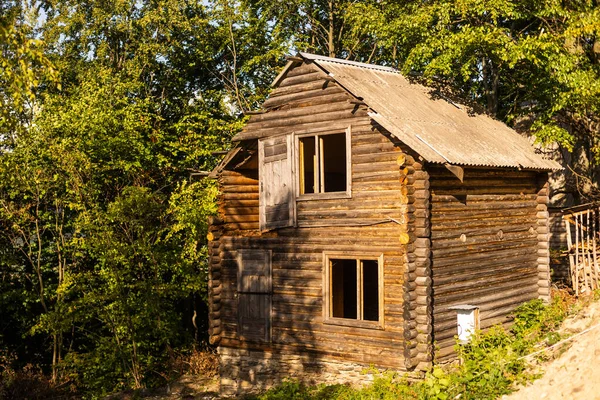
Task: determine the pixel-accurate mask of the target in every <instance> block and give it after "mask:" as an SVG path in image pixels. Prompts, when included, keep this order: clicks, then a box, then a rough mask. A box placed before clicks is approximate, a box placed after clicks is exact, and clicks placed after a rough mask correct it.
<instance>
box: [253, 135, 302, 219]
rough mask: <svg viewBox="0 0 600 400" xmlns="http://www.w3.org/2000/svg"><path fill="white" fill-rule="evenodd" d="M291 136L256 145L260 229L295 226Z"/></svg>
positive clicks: (279, 137)
mask: <svg viewBox="0 0 600 400" xmlns="http://www.w3.org/2000/svg"><path fill="white" fill-rule="evenodd" d="M292 149H293V145H292V135H283V136H277V137H274V138H267V139H262V140H260V141H259V142H258V155H259V160H258V161H259V181H260V195H259V207H260V217H259V221H260V230H261V231H268V230H271V229H277V228H284V227H288V226H294V225H295V219H296V218H295V210H296V202H295V198H294V185H293V166H294V163H293V158H292Z"/></svg>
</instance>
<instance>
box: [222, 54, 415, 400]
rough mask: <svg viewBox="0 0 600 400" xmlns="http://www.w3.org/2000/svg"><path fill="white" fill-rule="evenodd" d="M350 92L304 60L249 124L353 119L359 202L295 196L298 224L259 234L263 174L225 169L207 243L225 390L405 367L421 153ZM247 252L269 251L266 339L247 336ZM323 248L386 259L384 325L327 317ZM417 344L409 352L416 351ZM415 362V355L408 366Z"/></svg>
mask: <svg viewBox="0 0 600 400" xmlns="http://www.w3.org/2000/svg"><path fill="white" fill-rule="evenodd" d="M349 100H355V99H352V98H351V97H350V96H349V95H348V94H346V93H345V92H343V90H342V89H341V88H340V87H338V86H336V84H334V83H332V82H330V81H329V80H327V77H326V75H324V74H323V73H321V72H319V70H318V68H317V67H315V66H312V65H303V66H300V67H297V68H295V69H292V70H291V71H290V72H289V74H288V77H287V78H286V79H285V80H284V81H283V82H282V83H281V85H280V87H278V88H277V89H275V90H274V92H273V93H272V95H271V97H270V99H269V100H267V101H266V102H265V103H264V107H265V108H269V109H272V110H273V111H270V112H268V113H265V114H261V115H257V116H253V117H252V118H251V120H250V122H249V123H248V125H247V128H246V131H247V132H248V133H249V134H252V135H254V136H255V137H257V138H258V137H265V136H269V135H274V134H281V133H286V134H287V133H291V132H294V133H303V132H304V133H306V132H309V133H323V132H324V133H332V132H344V131H345V130H346V129H347V128H348V127H350V131H351V177H352V178H351V196H350V198H343V199H329V200H323V199H319V198H318V196H317V197H316V198H314V199H310V200H303V201H298V202H297V209H296V212H297V225H298V227H293V228H282V229H277V230H273V231H270V232H266V233H262V234H261V233H260V231H259V218H258V212H259V208H258V198H259V190H258V189H259V186H258V184H259V182H258V179H257V178H258V174H257V171H256V170H236V171H232V170H224V171H222V173H221V176H220V180H219V182H220V188H221V197H220V206H219V214H220V217H219V220H218V222H219V225H218V229H217V228H216V227H212V228H211V232H213V231H214V232H215V234H217V235H218V240H217V238H216V236H215V239H214V241H213V242H211V244H210V247H211V251H212V252H211V285H212V287H213V289H212V290H213V292H214V293H218V295H216V294H213V295H212V296H211V305H212V307H213V310H212V312H213V314H212V315H213V316H215V317H217V316H218V320H213V321H212V322H211V326H214V327H213V328H212V329H213V332H214V333H215V334H214V335H213V336H211V341H212V342H213V343H216V344H218V345H219V346H220V350H219V351H220V353H221V359H222V368H224V370H222V371H221V375H222V381H221V383H222V393H226V394H227V393H229V394H234V393H236V392H237V391H238V390H240V389H244V390H247V389H249V388H254V389H256V388H257V387H258V386H257V385H258V384H259V383H263V384H264V383H274V382H276V381H277V380H278V379H281V378H284V377H285V375H286V374H287V376H292V375H293V376H296V377H301V375H302V373H308V372H310V373H315V371H317V372H319V371H320V372H321V378H323V377H324V376H323V375H324V371H325V372H326V371H329V372H327V374H325V375H327V376H329V378H331V379H326V380H329V381H332V382H335V379H336V376H337V378H339V377H340V376H343V375H344V374H345V375H346V377H345V378H344V379H348V378H350V379H351V375H352V374H350V372H349V371H353V372H354V373H355V374H354V375H355V376H356V379H357V380H360V379H362V380H364V379H368V376H365V375H361V374H360V373H359V372H360V371H361V370H362V369H364V368H365V367H368V366H369V365H375V366H377V367H381V368H391V369H395V370H403V369H405V357H404V354H405V341H404V338H405V332H404V329H405V320H404V313H405V305H404V299H403V297H404V293H405V288H406V284H405V283H406V279H413V281H414V278H416V276H412V275H414V274H409V273H408V272H407V270H406V265H407V249H409V250H411V251H412V250H413V249H414V248H415V240H416V236H415V235H414V233H413V234H412V236H410V237H409V236H408V235H407V230H408V227H409V215H408V212H407V210H408V209H409V208H411V207H413V206H411V204H412V203H413V202H414V198H415V195H414V189H413V188H412V187H411V182H414V179H412V178H411V179H407V175H410V174H413V172H414V170H415V169H414V167H413V163H414V158H413V157H412V156H410V155H408V153H409V151H408V149H406V148H403V147H402V146H401V144H400V143H399V142H397V141H396V140H394V139H392V138H391V136H390V135H389V134H388V133H387V132H385V131H383V130H382V129H381V128H379V127H378V126H377V125H376V124H374V123H373V122H371V119H370V118H369V117H368V115H367V110H366V108H365V107H364V106H361V105H357V104H355V103H356V102H353V103H351V102H350V101H349ZM399 160H401V161H399ZM419 168H420V167H419ZM420 178H423V177H422V176H421V177H420ZM421 189H423V187H421ZM421 194H422V193H421ZM411 210H412V208H411ZM421 211H423V210H421ZM424 216H425V214H423V213H422V214H421V218H424ZM410 218H413V217H410ZM413 229H414V228H413ZM241 249H264V250H270V251H271V257H272V287H273V290H272V322H271V324H272V325H271V340H270V342H267V343H256V342H251V341H245V340H243V338H242V337H240V334H239V332H240V327H239V326H238V321H239V319H238V298H239V295H240V294H239V293H237V291H236V282H237V281H236V280H237V268H238V263H237V261H236V256H237V253H238V251H239V250H241ZM324 252H337V253H353V254H354V253H355V254H362V255H364V256H366V257H369V258H374V257H379V256H381V255H383V285H381V287H382V288H384V289H383V303H384V305H383V320H384V322H383V328H382V329H371V328H360V327H353V326H340V325H336V324H331V323H325V322H324V319H325V312H324V297H323V287H324V271H323V266H324V262H323V258H324ZM413 264H414V263H413ZM415 268H416V267H415ZM413 269H414V268H413ZM413 272H414V271H413ZM217 277H218V278H220V279H217ZM411 277H412V278H411ZM413 283H414V282H413ZM413 286H414V287H413ZM413 286H411V288H413V289H415V288H416V286H415V285H413ZM419 293H421V292H419ZM423 293H425V292H423ZM423 293H421V295H423ZM411 311H414V308H412V309H409V311H408V312H409V314H410V312H411ZM410 315H412V314H410ZM414 317H415V319H416V318H417V314H415V315H414ZM415 328H416V326H414V325H410V326H409V329H412V333H409V334H408V336H407V337H409V338H411V339H413V340H415V339H416V337H417V335H418V334H419V333H420V332H417V331H416V330H415ZM217 333H218V335H217ZM419 339H420V340H423V339H424V338H423V337H422V336H420V337H419ZM418 351H420V349H419V350H417V349H412V351H408V352H407V357H408V358H410V357H411V356H415V355H417V353H418ZM412 364H413V363H412V361H408V362H407V363H406V366H412ZM315 368H316V370H315ZM332 371H333V372H332ZM336 371H337V372H336ZM340 374H341V375H340ZM258 375H262V376H261V378H260V379H259V378H258ZM354 375H352V376H354ZM327 376H325V378H327ZM261 379H262V380H261Z"/></svg>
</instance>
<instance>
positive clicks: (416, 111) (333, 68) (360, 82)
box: [300, 53, 562, 170]
mask: <svg viewBox="0 0 600 400" xmlns="http://www.w3.org/2000/svg"><path fill="white" fill-rule="evenodd" d="M300 56H301V57H303V58H304V59H307V60H311V61H313V62H314V63H315V64H317V65H318V66H320V67H321V68H322V69H323V70H325V72H327V73H329V75H330V76H332V77H333V78H334V79H335V80H336V82H338V83H339V84H340V85H341V86H343V87H344V88H345V89H346V90H347V91H349V92H350V93H351V94H352V95H354V96H355V97H359V98H362V99H363V101H364V102H365V103H366V104H367V105H368V106H369V108H371V109H372V110H373V112H372V113H371V114H370V115H371V117H372V118H373V119H374V120H375V121H376V122H377V123H379V124H380V125H381V126H383V127H384V128H385V129H387V130H388V131H389V132H390V133H391V134H393V135H394V136H396V137H397V138H398V139H399V140H401V141H403V142H404V143H406V145H408V146H409V147H411V148H412V149H413V150H414V151H416V152H417V153H419V154H420V155H421V156H422V157H424V158H425V159H426V160H427V161H429V162H433V163H450V164H457V165H465V166H488V167H515V168H528V169H538V170H553V169H561V168H562V167H561V166H560V164H558V163H557V162H556V161H552V160H547V159H545V158H543V157H542V156H541V155H540V154H537V153H536V152H535V150H534V149H533V147H532V146H531V143H529V141H528V140H527V139H526V138H525V137H523V136H521V135H519V134H518V133H517V132H515V131H514V130H513V129H511V128H509V127H508V126H506V125H505V124H503V123H502V122H499V121H497V120H495V119H493V118H491V117H489V116H487V115H483V114H469V113H468V112H467V110H466V109H465V107H462V106H460V105H457V104H455V103H452V102H450V101H448V100H445V99H443V98H440V96H439V95H438V96H436V95H435V93H433V92H432V90H431V89H429V88H426V87H424V86H422V85H418V84H414V83H411V82H409V81H408V80H407V79H406V78H404V77H403V76H402V75H401V74H400V73H399V72H397V71H396V70H395V69H393V68H390V67H381V66H376V65H370V64H364V63H357V62H352V61H345V60H339V59H335V58H330V57H323V56H317V55H313V54H307V53H300Z"/></svg>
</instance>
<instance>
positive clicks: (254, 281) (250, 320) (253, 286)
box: [237, 250, 272, 343]
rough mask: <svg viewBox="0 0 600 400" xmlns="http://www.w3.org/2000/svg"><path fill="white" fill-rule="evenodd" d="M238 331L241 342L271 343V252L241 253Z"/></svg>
mask: <svg viewBox="0 0 600 400" xmlns="http://www.w3.org/2000/svg"><path fill="white" fill-rule="evenodd" d="M237 262H238V284H237V290H238V317H239V318H238V328H239V335H240V338H241V339H242V340H245V341H252V342H259V343H268V342H270V341H271V287H272V286H271V251H270V250H240V251H239V252H238V256H237Z"/></svg>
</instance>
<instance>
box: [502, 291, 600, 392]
mask: <svg viewBox="0 0 600 400" xmlns="http://www.w3.org/2000/svg"><path fill="white" fill-rule="evenodd" d="M599 324H600V302H594V303H592V304H590V305H589V306H588V307H587V308H586V309H584V310H583V311H582V312H580V313H578V315H577V316H576V317H574V318H570V319H567V320H566V321H565V322H564V323H563V327H562V328H561V333H570V334H573V335H575V334H577V333H580V332H583V331H585V330H586V329H590V328H591V329H590V330H589V331H588V332H585V333H582V334H580V335H579V336H577V337H574V338H573V339H572V340H571V341H568V342H566V343H565V344H564V345H562V346H557V348H556V349H555V350H554V355H553V356H552V355H551V358H553V359H552V360H550V361H548V362H546V363H544V364H542V365H540V367H541V369H542V371H543V373H544V375H543V377H541V378H540V379H538V380H536V381H534V382H532V383H531V384H529V385H528V386H526V387H523V388H521V389H520V390H519V391H517V392H515V393H512V394H511V395H509V396H504V397H502V399H503V400H522V399H532V400H533V399H535V400H538V399H552V400H555V399H585V400H588V399H600V326H598V325H599ZM565 348H566V350H565Z"/></svg>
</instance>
